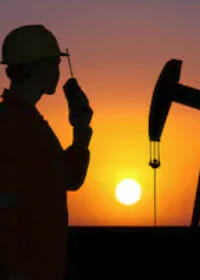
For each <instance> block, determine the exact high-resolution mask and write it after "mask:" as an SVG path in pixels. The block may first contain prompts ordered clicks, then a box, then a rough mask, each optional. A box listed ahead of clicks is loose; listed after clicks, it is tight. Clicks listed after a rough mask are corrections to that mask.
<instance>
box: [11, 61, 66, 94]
mask: <svg viewBox="0 0 200 280" xmlns="http://www.w3.org/2000/svg"><path fill="white" fill-rule="evenodd" d="M59 63H60V58H51V59H44V60H41V61H35V62H26V63H21V64H17V65H8V66H7V68H6V74H7V76H8V78H9V79H10V81H11V86H12V88H15V87H17V86H19V85H22V84H25V83H26V85H27V84H30V86H31V85H34V87H35V88H37V89H38V90H40V91H41V92H42V93H47V94H53V93H54V92H55V90H56V86H57V83H58V80H59V76H60V72H59Z"/></svg>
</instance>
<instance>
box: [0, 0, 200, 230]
mask: <svg viewBox="0 0 200 280" xmlns="http://www.w3.org/2000/svg"><path fill="white" fill-rule="evenodd" d="M20 2H21V3H23V12H24V13H23V14H24V15H23V17H22V16H20V15H21V11H20V9H16V11H15V13H14V12H13V11H12V12H11V11H10V12H7V14H6V12H5V10H6V4H5V3H4V4H0V16H1V19H2V20H3V21H2V22H3V23H4V24H3V25H1V32H0V43H1V45H2V42H3V39H4V37H5V35H6V34H7V33H8V32H9V31H10V30H11V29H13V28H15V27H17V26H19V25H23V24H34V23H41V24H44V25H45V26H46V27H47V28H48V29H49V30H51V31H52V32H53V33H54V34H55V36H56V37H57V39H58V42H59V44H60V47H61V49H62V50H64V48H65V47H69V49H70V51H71V55H72V64H73V67H74V72H75V75H76V77H77V78H78V80H79V82H80V84H81V86H82V88H83V89H84V90H85V92H86V93H87V96H88V97H89V100H90V103H91V106H92V108H93V110H94V117H93V121H92V127H93V130H94V135H93V138H92V141H91V144H90V150H91V161H90V166H89V169H88V175H87V177H86V180H85V183H84V185H83V186H82V187H81V188H80V190H79V191H77V192H74V193H72V192H71V193H68V210H69V224H70V225H84V226H92V225H94V226H103V225H106V226H119V225H120V226H121V225H124V226H135V225H141V226H143V225H152V224H153V170H152V169H151V168H150V167H149V166H148V161H149V142H148V114H149V106H150V102H151V97H152V92H153V88H154V85H155V82H156V80H157V77H158V75H159V73H160V71H161V69H162V67H163V66H164V64H165V63H166V61H167V60H169V59H171V58H177V59H183V60H184V63H183V69H182V76H181V82H182V83H185V84H188V85H190V86H193V87H197V88H199V87H200V83H199V74H200V59H199V49H200V39H199V26H200V19H199V8H200V3H199V2H198V1H194V0H193V1H181V6H180V5H179V3H180V1H178V0H174V1H162V3H159V4H155V1H152V0H149V1H145V0H141V1H128V0H125V1H104V0H103V1H97V0H94V1H89V0H86V1H84V5H83V4H82V3H83V1H82V2H81V1H78V0H74V1H73V2H69V3H70V4H69V5H67V4H66V1H61V0H57V1H49V7H48V11H46V10H45V9H46V7H45V5H43V4H41V6H40V4H39V1H38V0H37V1H34V3H33V4H32V5H30V4H29V5H28V4H26V3H24V1H22V0H21V1H20ZM7 5H11V1H8V4H7ZM6 11H7V10H6ZM9 13H10V15H11V16H12V19H11V20H8V19H9ZM11 13H12V14H11ZM4 69H5V67H4V66H1V69H0V77H1V78H0V90H1V91H2V90H3V88H4V87H8V85H9V83H8V79H7V78H6V77H5V74H4ZM60 73H61V77H60V81H59V84H58V86H57V90H56V93H55V95H54V96H50V97H49V96H46V95H45V96H44V97H43V98H42V99H41V100H40V101H39V103H38V104H37V108H38V109H39V111H40V112H41V114H42V115H43V116H44V117H45V119H46V120H47V121H48V122H49V124H50V125H51V127H52V128H53V130H54V131H55V133H56V135H57V137H58V139H59V140H60V143H61V145H62V146H63V148H66V147H67V146H69V145H70V143H71V138H72V129H71V127H70V125H69V123H68V109H67V103H66V101H65V97H64V95H63V92H62V85H63V84H64V83H65V82H66V79H68V78H69V71H68V68H67V64H66V60H65V59H64V58H63V61H62V62H61V66H60ZM199 140H200V112H199V111H197V110H195V109H190V108H187V107H185V106H182V105H178V104H173V105H172V108H171V110H170V114H169V117H168V120H167V123H166V126H165V128H164V133H163V136H162V142H161V164H162V166H161V167H160V169H159V170H158V224H159V225H189V224H190V221H191V214H192V207H193V202H194V195H195V190H196V186H197V181H198V175H199V169H200V161H199V158H200V148H199ZM127 177H128V178H132V179H134V180H137V181H138V182H139V183H140V184H141V187H142V197H141V200H140V201H139V202H138V203H136V204H135V205H132V206H129V207H127V206H123V205H122V204H120V203H119V202H118V201H117V200H116V198H115V188H116V185H117V184H118V183H119V182H120V181H121V180H122V179H124V178H127Z"/></svg>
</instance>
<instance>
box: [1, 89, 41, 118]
mask: <svg viewBox="0 0 200 280" xmlns="http://www.w3.org/2000/svg"><path fill="white" fill-rule="evenodd" d="M0 96H1V97H2V98H3V99H4V100H5V101H6V102H8V103H10V104H13V105H14V106H17V107H18V108H19V109H20V111H23V112H25V113H27V114H29V115H30V116H32V117H34V118H38V119H39V120H44V118H43V116H42V115H40V113H39V112H38V110H37V109H36V108H35V107H34V106H31V105H28V104H26V103H25V102H23V100H21V99H19V98H18V97H17V96H16V95H15V94H13V93H12V91H11V90H9V89H6V88H5V89H4V90H3V93H2V95H0Z"/></svg>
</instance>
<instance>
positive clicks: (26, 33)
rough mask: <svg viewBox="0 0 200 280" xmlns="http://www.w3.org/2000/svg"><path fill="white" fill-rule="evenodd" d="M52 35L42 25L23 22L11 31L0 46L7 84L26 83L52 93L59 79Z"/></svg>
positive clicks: (58, 50)
mask: <svg viewBox="0 0 200 280" xmlns="http://www.w3.org/2000/svg"><path fill="white" fill-rule="evenodd" d="M66 55H67V54H66V53H62V52H61V51H60V49H59V46H58V43H57V40H56V38H55V37H54V35H53V34H52V33H51V32H50V31H49V30H47V29H46V28H45V27H44V26H43V25H25V26H22V27H18V28H16V29H14V30H13V31H11V32H10V33H9V34H8V35H7V36H6V38H5V40H4V43H3V47H2V61H1V63H2V64H7V65H8V67H7V68H6V74H7V76H8V78H9V79H10V80H11V86H12V87H16V86H18V85H19V84H22V83H26V84H27V83H29V84H30V86H31V85H33V83H34V86H35V87H37V88H38V90H41V91H42V92H44V93H47V94H53V93H54V92H55V89H56V85H57V83H58V79H59V63H60V56H66Z"/></svg>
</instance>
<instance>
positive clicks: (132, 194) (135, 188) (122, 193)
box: [116, 179, 141, 205]
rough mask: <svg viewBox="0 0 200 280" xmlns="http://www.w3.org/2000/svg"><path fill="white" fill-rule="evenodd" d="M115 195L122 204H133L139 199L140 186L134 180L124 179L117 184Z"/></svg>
mask: <svg viewBox="0 0 200 280" xmlns="http://www.w3.org/2000/svg"><path fill="white" fill-rule="evenodd" d="M116 197H117V199H118V200H119V202H121V203H122V204H125V205H131V204H134V203H136V202H137V201H138V200H140V197H141V187H140V185H139V184H138V183H137V182H136V181H134V180H132V179H125V180H123V181H121V182H120V183H119V184H118V185H117V188H116Z"/></svg>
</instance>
